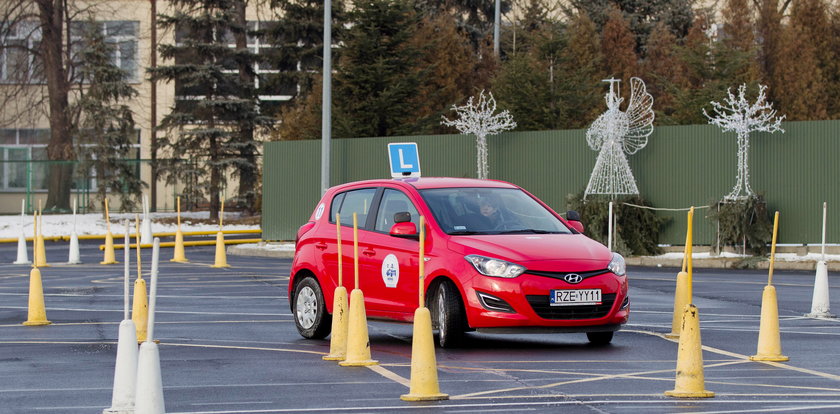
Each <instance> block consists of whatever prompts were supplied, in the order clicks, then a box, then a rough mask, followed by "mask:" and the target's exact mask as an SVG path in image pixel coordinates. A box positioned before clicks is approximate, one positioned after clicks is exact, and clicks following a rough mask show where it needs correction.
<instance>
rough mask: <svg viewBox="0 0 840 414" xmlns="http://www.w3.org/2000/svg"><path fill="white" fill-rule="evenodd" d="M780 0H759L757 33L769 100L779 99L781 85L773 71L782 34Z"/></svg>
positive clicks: (760, 60)
mask: <svg viewBox="0 0 840 414" xmlns="http://www.w3.org/2000/svg"><path fill="white" fill-rule="evenodd" d="M778 5H779V2H778V0H758V19H757V21H756V35H757V38H758V43H759V53H758V63H759V68H760V69H761V76H760V77H761V79H766V80H767V86H768V87H769V88H768V89H769V90H768V92H769V96H768V100H770V101H777V99H776V96H777V93H778V92H780V91H781V89H780V85H778V84H777V83H776V81H775V80H774V76H773V73H774V72H775V70H776V65H777V64H778V63H777V62H778V60H779V57H778V55H779V49H780V36H781V33H782V14H783V12H784V10H779V7H778Z"/></svg>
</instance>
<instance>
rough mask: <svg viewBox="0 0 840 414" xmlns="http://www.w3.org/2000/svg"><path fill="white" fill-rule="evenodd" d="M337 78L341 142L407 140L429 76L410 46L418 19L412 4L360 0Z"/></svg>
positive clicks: (337, 122) (335, 90)
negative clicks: (352, 139)
mask: <svg viewBox="0 0 840 414" xmlns="http://www.w3.org/2000/svg"><path fill="white" fill-rule="evenodd" d="M351 18H352V20H353V26H352V27H351V28H350V30H349V31H348V33H347V38H346V42H345V45H344V47H343V50H342V54H343V55H342V59H341V63H340V64H339V66H338V71H337V73H336V74H335V77H334V80H335V83H334V86H333V95H334V101H333V102H334V106H335V111H334V115H335V117H334V121H335V123H334V126H333V128H334V132H335V135H336V136H338V137H376V136H392V135H406V134H410V133H411V132H412V128H413V125H410V124H409V122H408V121H409V120H410V119H411V118H412V117H413V116H414V114H415V112H416V111H417V110H418V105H417V103H416V101H415V100H414V99H413V98H415V97H416V96H417V95H418V93H419V87H420V84H421V81H422V77H423V76H424V73H422V72H421V71H420V70H419V68H418V62H419V59H420V56H421V55H420V52H419V51H418V50H417V48H416V47H414V46H413V45H412V44H411V42H410V40H411V38H412V36H413V35H414V30H416V27H417V24H418V17H417V15H416V13H415V12H414V10H413V8H412V6H411V4H410V3H409V2H408V1H406V0H398V1H389V0H364V1H362V0H360V1H356V2H355V4H354V7H353V11H352V12H351Z"/></svg>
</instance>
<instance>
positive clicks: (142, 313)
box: [131, 278, 149, 343]
mask: <svg viewBox="0 0 840 414" xmlns="http://www.w3.org/2000/svg"><path fill="white" fill-rule="evenodd" d="M131 320H132V321H133V322H134V326H135V327H136V328H137V342H138V343H142V342H145V341H146V329H147V328H148V323H149V301H148V298H147V296H146V281H145V280H143V279H141V278H138V279H137V280H136V281H135V282H134V303H133V304H132V307H131Z"/></svg>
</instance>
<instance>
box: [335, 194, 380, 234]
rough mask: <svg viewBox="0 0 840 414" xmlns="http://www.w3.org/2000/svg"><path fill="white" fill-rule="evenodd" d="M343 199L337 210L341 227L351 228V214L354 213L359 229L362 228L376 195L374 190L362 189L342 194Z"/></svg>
mask: <svg viewBox="0 0 840 414" xmlns="http://www.w3.org/2000/svg"><path fill="white" fill-rule="evenodd" d="M343 195H344V199H343V200H342V202H341V207H340V208H339V209H338V212H339V214H341V225H342V226H349V227H353V213H356V217H357V219H358V225H359V228H363V227H364V226H365V223H366V222H367V215H368V212H369V211H370V208H371V203H372V202H373V196H374V195H376V189H375V188H363V189H361V190H352V191H347V192H345V193H343Z"/></svg>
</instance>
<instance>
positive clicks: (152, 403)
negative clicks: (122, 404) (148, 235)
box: [134, 239, 165, 414]
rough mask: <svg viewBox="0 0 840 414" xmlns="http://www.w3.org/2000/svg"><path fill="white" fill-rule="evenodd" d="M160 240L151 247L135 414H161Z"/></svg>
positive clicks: (138, 365)
mask: <svg viewBox="0 0 840 414" xmlns="http://www.w3.org/2000/svg"><path fill="white" fill-rule="evenodd" d="M159 252H160V240H159V239H155V240H154V246H153V247H152V285H151V288H150V289H149V297H150V300H149V321H148V324H149V325H148V337H147V339H146V342H143V344H142V345H140V356H139V358H138V361H137V394H136V399H137V402H136V404H135V406H134V412H135V413H137V414H163V413H164V412H165V411H164V410H165V409H164V403H163V380H162V379H161V376H160V352H159V351H158V346H157V344H156V343H155V342H154V339H153V338H154V331H155V302H156V301H157V277H158V261H159V260H160V253H159Z"/></svg>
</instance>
